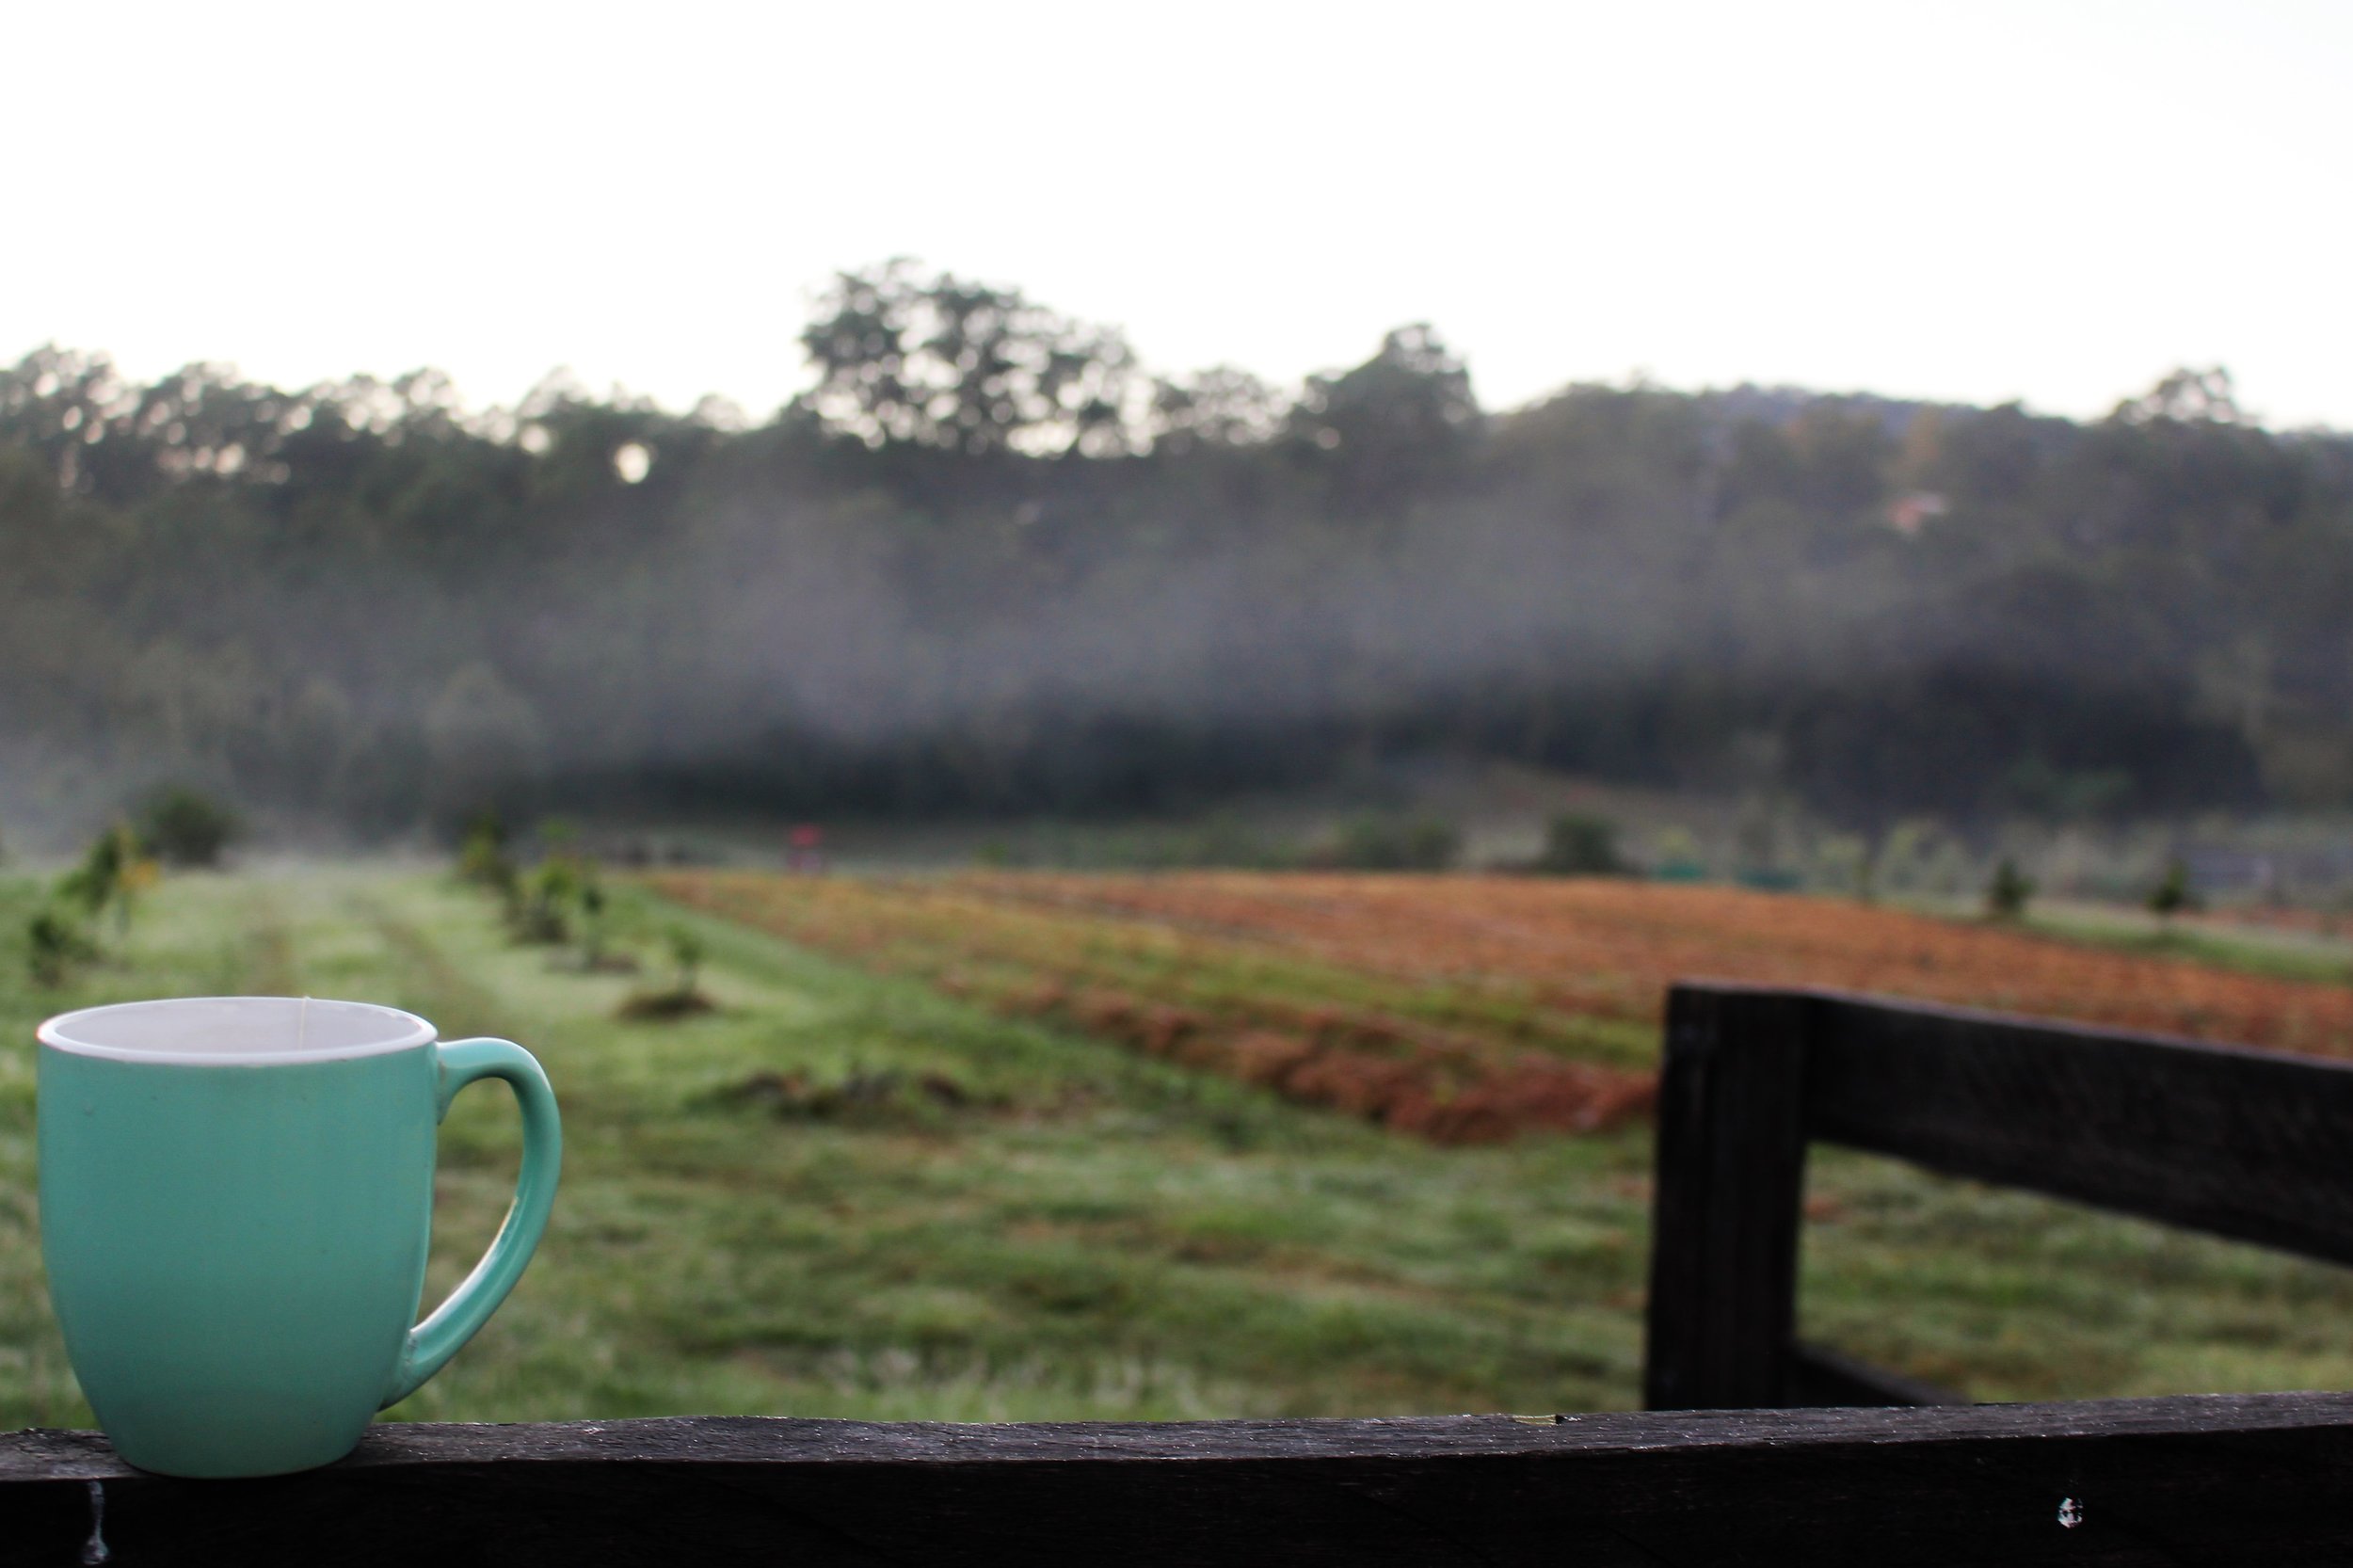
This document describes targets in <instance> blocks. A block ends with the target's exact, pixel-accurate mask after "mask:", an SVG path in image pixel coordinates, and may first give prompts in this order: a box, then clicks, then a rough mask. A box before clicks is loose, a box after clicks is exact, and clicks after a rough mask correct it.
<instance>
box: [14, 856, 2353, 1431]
mask: <svg viewBox="0 0 2353 1568" xmlns="http://www.w3.org/2000/svg"><path fill="white" fill-rule="evenodd" d="M35 897H36V890H35V889H34V888H31V887H30V886H29V885H27V884H24V883H23V882H17V883H8V882H0V1428H7V1427H16V1426H22V1425H28V1424H40V1425H53V1426H54V1425H77V1424H86V1423H87V1422H88V1412H87V1410H85V1409H84V1408H83V1407H82V1405H81V1402H80V1400H79V1398H78V1395H77V1394H76V1393H75V1391H74V1388H73V1385H72V1379H71V1375H70V1372H69V1370H68V1368H67V1367H66V1365H65V1361H64V1357H63V1354H62V1351H61V1348H60V1346H59V1344H58V1341H57V1338H56V1329H55V1326H54V1324H53V1323H52V1322H51V1320H50V1318H49V1313H48V1308H47V1303H46V1299H45V1295H44V1293H43V1288H42V1285H41V1279H40V1261H39V1246H38V1232H37V1216H36V1209H35V1204H34V1199H33V1190H32V1189H33V1175H34V1145H33V1128H34V1122H33V1115H34V1104H33V1055H34V1050H33V1045H32V1029H33V1025H34V1024H35V1023H36V1022H37V1021H38V1020H39V1019H40V1017H41V1016H44V1015H46V1014H48V1013H51V1012H55V1011H58V1010H61V1009H63V1008H66V1007H71V1006H78V1005H84V1004H87V1003H89V1002H94V1001H102V1000H118V999H123V998H130V997H140V996H156V995H174V994H219V993H234V992H241V991H252V990H271V991H296V992H301V991H307V992H309V993H311V994H313V995H320V996H343V997H355V998H362V999H366V1000H380V1001H385V1002H390V1003H392V1004H394V1005H397V1006H403V1007H408V1008H412V1009H414V1010H416V1011H419V1012H421V1013H423V1014H424V1015H425V1016H428V1017H430V1018H432V1019H433V1020H434V1021H435V1022H436V1023H438V1024H439V1025H440V1026H441V1028H442V1030H443V1032H444V1033H445V1034H448V1035H451V1036H457V1035H462V1034H469V1033H500V1034H505V1035H508V1036H509V1037H512V1038H514V1039H517V1040H520V1041H521V1042H523V1043H524V1044H525V1045H527V1046H529V1047H530V1048H532V1049H533V1050H534V1051H536V1053H538V1054H539V1056H540V1057H541V1059H542V1060H543V1061H544V1062H545V1063H546V1064H547V1066H548V1069H549V1072H550V1074H551V1076H552V1078H553V1080H554V1082H555V1085H556V1089H557V1093H558V1095H559V1096H560V1098H561V1100H562V1102H563V1106H564V1114H565V1121H566V1131H567V1139H568V1147H567V1163H566V1171H565V1180H564V1187H563V1192H562V1194H561V1196H560V1197H559V1199H558V1202H557V1208H556V1215H555V1220H554V1223H553V1224H552V1228H551V1230H550V1232H549V1236H548V1240H547V1241H546V1243H545V1245H544V1246H543V1247H542V1249H541V1251H540V1255H539V1257H538V1259H537V1261H536V1263H535V1264H534V1265H533V1267H532V1270H531V1272H529V1273H528V1274H527V1275H526V1276H525V1278H524V1281H523V1283H522V1285H521V1287H520V1288H519V1289H518V1291H517V1292H516V1295H515V1296H514V1298H513V1299H512V1300H511V1301H510V1302H509V1303H508V1304H507V1306H506V1307H505V1309H504V1311H502V1312H501V1313H500V1315H499V1316H498V1317H497V1318H496V1319H494V1320H492V1322H491V1324H490V1326H489V1327H488V1329H487V1330H485V1332H484V1333H483V1335H482V1336H481V1337H480V1338H479V1339H478V1340H477V1341H476V1342H475V1343H474V1344H473V1345H472V1347H470V1348H469V1349H468V1350H467V1351H466V1352H463V1353H462V1354H461V1355H460V1356H459V1357H458V1358H457V1360H456V1362H454V1363H453V1364H452V1366H451V1368H449V1369H448V1371H446V1372H445V1373H444V1374H443V1375H442V1376H441V1377H440V1378H438V1379H437V1380H436V1381H435V1382H434V1383H432V1384H429V1385H428V1386H427V1387H426V1388H425V1389H424V1390H423V1391H422V1392H421V1393H420V1394H419V1395H418V1396H417V1397H415V1398H414V1399H412V1400H409V1401H408V1403H407V1404H406V1405H404V1406H403V1407H402V1408H401V1410H400V1412H399V1414H401V1415H403V1416H410V1417H417V1418H430V1419H476V1420H525V1419H557V1418H582V1417H590V1416H630V1415H654V1414H677V1413H684V1412H707V1413H735V1412H747V1413H769V1414H794V1415H818V1416H869V1417H886V1418H917V1417H930V1418H943V1419H1005V1418H1026V1417H1048V1416H1061V1417H1079V1416H1097V1417H1119V1416H1130V1417H1175V1416H1239V1415H1254V1414H1335V1415H1337V1414H1405V1413H1433V1412H1449V1411H1464V1410H1497V1409H1507V1410H1522V1411H1548V1410H1555V1409H1569V1410H1574V1409H1593V1408H1606V1407H1610V1406H1623V1405H1625V1404H1628V1403H1630V1402H1632V1400H1634V1398H1635V1391H1636V1376H1637V1363H1638V1358H1639V1354H1640V1334H1639V1316H1640V1304H1641V1282H1642V1275H1643V1272H1644V1265H1645V1256H1646V1235H1645V1211H1646V1203H1647V1175H1648V1160H1649V1149H1648V1135H1647V1132H1646V1130H1645V1129H1643V1128H1627V1129H1625V1130H1621V1131H1617V1132H1611V1133H1606V1134H1602V1135H1598V1136H1593V1137H1584V1138H1529V1139H1524V1140H1521V1141H1519V1142H1517V1143H1514V1144H1509V1145H1505V1146H1501V1147H1482V1148H1455V1149H1449V1148H1439V1147H1434V1146H1432V1145H1430V1144H1424V1143H1421V1142H1418V1141H1415V1140H1409V1139H1402V1138H1399V1137H1396V1136H1394V1135H1391V1134H1387V1133H1385V1132H1383V1131H1382V1130H1380V1129H1379V1128H1374V1127H1371V1126H1369V1125H1366V1124H1364V1123H1361V1122H1359V1121H1356V1120H1353V1119H1351V1118H1349V1117H1345V1116H1341V1115H1337V1114H1333V1113H1329V1112H1316V1111H1311V1110H1305V1109H1301V1108H1299V1107H1295V1106H1291V1105H1287V1104H1285V1103H1283V1102H1281V1101H1280V1100H1278V1099H1277V1098H1275V1097H1274V1096H1273V1095H1271V1094H1269V1093H1267V1092H1265V1091H1262V1090H1258V1089H1254V1088H1250V1087H1248V1086H1246V1085H1241V1084H1237V1083H1233V1082H1229V1081H1226V1080H1222V1079H1219V1078H1216V1077H1213V1076H1209V1075H1204V1074H1199V1073H1193V1072H1190V1071H1187V1070H1185V1069H1183V1068H1181V1067H1178V1066H1176V1065H1173V1064H1168V1063H1163V1062H1159V1061H1155V1060H1151V1059H1147V1058H1144V1057H1139V1056H1137V1055H1134V1054H1132V1053H1129V1052H1126V1051H1122V1050H1120V1049H1117V1048H1111V1047H1106V1046H1104V1045H1102V1044H1099V1043H1097V1042H1094V1041H1091V1040H1088V1039H1085V1038H1082V1037H1080V1036H1079V1035H1076V1034H1074V1033H1070V1032H1062V1031H1058V1030H1055V1029H1051V1028H1048V1027H1045V1026H1042V1025H1039V1024H1035V1023H1031V1022H1024V1021H1019V1020H1008V1019H1005V1018H1001V1017H999V1016H993V1015H991V1014H989V1013H987V1012H986V1011H984V1010H983V1009H981V1008H980V1007H977V1006H974V1005H971V1004H968V1003H967V1002H964V1001H959V1000H954V999H952V998H948V997H944V996H941V995H938V994H936V993H935V992H934V991H932V990H930V989H929V988H927V987H925V986H923V985H921V984H916V983H913V982H911V981H908V980H904V979H896V978H890V977H878V976H874V975H870V974H866V973H862V972H860V971H858V970H857V969H856V968H850V967H848V966H845V965H842V964H840V963H837V962H834V961H832V960H828V959H824V958H821V957H818V956H816V955H813V954H811V953H809V952H805V951H802V950H800V949H797V948H794V947H792V946H791V945H788V944H787V943H785V942H783V941H780V940H778V939H776V938H775V937H773V936H767V935H763V934H761V933H760V932H756V931H753V930H750V929H747V928H745V927H742V926H738V925H733V924H730V923H728V922H725V921H721V920H715V919H711V918H708V917H703V916H699V915H695V914H692V913H688V912H686V911H683V910H680V909H678V908H676V907H673V906H669V905H665V904H660V903H659V902H658V901H656V900H654V899H652V898H651V897H650V896H649V895H648V894H645V893H643V892H642V891H636V890H629V891H624V892H623V893H621V894H620V895H619V909H618V913H617V918H616V924H617V925H618V926H619V927H620V928H621V930H622V932H623V945H624V946H627V945H629V944H630V941H631V940H632V938H631V936H630V933H632V932H634V933H635V934H636V935H635V936H634V938H633V939H634V941H635V944H636V946H637V947H638V948H639V949H640V950H641V951H645V952H652V951H653V950H654V946H655V944H654V943H653V942H652V941H651V940H650V934H651V933H652V932H654V931H656V930H658V929H659V928H660V927H661V926H663V925H665V924H668V923H671V922H685V923H690V924H692V925H694V926H695V927H696V930H697V931H698V932H699V933H700V934H701V935H702V936H703V938H704V940H705V941H706V943H707V944H708V947H709V950H710V958H709V960H708V963H707V966H706V979H705V984H706V987H707V988H708V989H709V990H710V991H711V992H712V994H713V995H714V996H715V998H716V999H717V1000H718V1001H719V1002H720V1004H721V1006H720V1010H719V1011H718V1012H716V1013H714V1014H712V1015H709V1016H702V1017H698V1018H695V1019H692V1020H689V1021H686V1022H682V1023H673V1024H632V1023H623V1022H620V1021H618V1020H616V1018H615V1017H614V1016H613V1015H614V1010H615V1008H616V1004H617V1003H618V1002H619V1000H621V998H622V996H623V995H624V994H625V993H626V992H627V991H628V989H629V988H630V986H631V984H632V981H631V980H629V979H628V978H626V977H622V976H613V975H597V976H590V975H585V974H583V973H580V972H577V970H567V969H563V968H556V967H553V966H552V954H551V952H550V950H548V949H544V948H520V947H515V946H512V945H510V944H509V943H508V942H507V941H506V939H505V937H504V934H503V932H502V931H501V930H500V928H499V926H498V923H497V921H496V920H495V918H494V915H493V911H492V910H491V908H490V907H489V906H488V904H487V903H486V902H484V901H483V900H481V899H480V898H478V897H477V896H475V895H473V894H471V893H469V892H466V891H463V890H460V889H457V888H454V887H452V886H450V885H448V884H447V883H446V882H444V881H442V880H441V879H440V878H438V877H433V876H425V875H417V874H405V873H403V874H396V873H391V872H373V871H367V870H362V869H328V870H321V871H318V872H309V873H305V874H301V875H291V874H290V875H285V876H280V877H272V878H259V877H252V878H232V877H205V876H199V877H184V878H178V879H174V880H172V881H170V882H168V883H167V884H166V885H165V886H164V888H162V889H160V890H159V891H158V892H157V893H156V894H155V895H154V897H153V898H152V900H150V901H149V904H148V905H147V907H146V908H145V909H144V911H143V912H142V915H141V918H140V920H139V921H138V924H137V925H136V928H135V931H134V934H133V936H132V939H131V942H130V945H129V948H128V950H127V952H124V953H122V954H121V955H120V957H119V958H118V960H117V961H115V962H113V963H110V964H108V965H106V966H102V967H98V968H91V969H89V970H88V971H87V972H86V973H85V974H84V975H83V976H82V977H81V978H80V979H79V980H77V982H76V983H75V984H73V985H72V987H70V988H69V989H67V990H65V991H62V992H40V991H36V990H34V989H32V988H31V987H30V986H29V984H27V983H26V981H25V979H24V963H23V954H22V952H21V949H20V948H19V947H18V946H17V945H16V944H17V941H18V937H19V934H20V933H21V931H22V929H23V925H24V917H25V915H26V914H27V913H28V912H29V910H30V908H31V906H32V903H33V900H34V898H35ZM747 1083H749V1084H753V1085H755V1086H757V1085H759V1084H761V1083H765V1084H768V1085H771V1086H773V1085H776V1084H780V1083H792V1084H797V1085H802V1086H808V1087H810V1088H813V1089H816V1090H824V1091H831V1090H840V1089H845V1088H855V1089H856V1092H855V1093H845V1094H834V1093H827V1094H815V1095H798V1096H795V1095H785V1096H777V1095H769V1096H765V1097H763V1096H759V1095H756V1094H755V1095H743V1094H737V1093H733V1092H732V1091H735V1090H737V1089H739V1088H741V1087H742V1086H744V1085H746V1084H747ZM943 1085H944V1086H945V1087H944V1088H943V1087H941V1086H943ZM796 1107H797V1108H799V1109H798V1110H797V1111H796V1110H795V1108H796ZM783 1112H791V1113H783ZM515 1144H516V1133H515V1128H514V1121H513V1111H512V1108H511V1105H510V1104H509V1103H508V1102H507V1101H506V1098H505V1096H504V1095H503V1094H501V1093H499V1092H498V1091H497V1090H496V1089H495V1088H493V1089H488V1090H484V1089H477V1090H474V1091H471V1092H470V1093H469V1094H468V1095H467V1096H465V1097H464V1098H462V1099H461V1100H460V1102H459V1104H458V1107H457V1109H456V1112H454V1113H453V1114H452V1115H451V1117H450V1120H449V1123H448V1125H447V1127H446V1128H445V1129H444V1132H443V1135H442V1144H441V1148H442V1161H441V1176H440V1208H439V1210H438V1213H437V1228H436V1236H435V1246H434V1258H433V1265H432V1279H431V1282H430V1285H429V1288H428V1291H429V1293H431V1294H436V1295H438V1293H439V1292H440V1291H443V1290H445V1289H447V1288H449V1286H450V1285H451V1284H453V1283H454V1282H455V1280H456V1277H457V1276H458V1274H459V1273H461V1272H463V1270H464V1269H465V1268H466V1267H468V1266H470V1265H471V1263H472V1259H473V1258H474V1256H476V1255H477V1254H478V1253H479V1251H480V1250H481V1248H482V1246H483V1245H484V1243H485V1242H486V1241H487V1240H488V1236H489V1234H490V1232H491V1230H492V1229H493V1228H494V1227H495V1225H496V1224H497V1221H498V1218H499V1215H500V1213H501V1212H502V1210H503V1208H504V1204H505V1201H506V1196H507V1191H508V1184H509V1182H510V1180H511V1176H512V1171H513V1164H514V1159H515ZM1813 1202H1814V1208H1815V1213H1816V1219H1815V1223H1814V1224H1812V1225H1811V1226H1810V1228H1809V1238H1808V1254H1807V1269H1808V1277H1807V1284H1806V1310H1807V1315H1808V1328H1809V1331H1811V1332H1814V1333H1817V1334H1819V1335H1821V1336H1824V1337H1829V1338H1832V1339H1833V1340H1835V1341H1837V1342H1840V1343H1843V1344H1845V1345H1847V1346H1849V1348H1851V1349H1854V1350H1856V1351H1858V1352H1863V1353H1865V1354H1869V1355H1872V1356H1874V1357H1875V1358H1877V1359H1880V1360H1882V1361H1884V1362H1886V1363H1888V1364H1890V1365H1894V1366H1899V1367H1903V1368H1907V1369H1910V1370H1913V1371H1915V1372H1919V1373H1922V1374H1924V1375H1929V1376H1933V1377H1941V1378H1945V1379H1946V1380H1948V1381H1954V1382H1960V1383H1962V1384H1965V1385H1967V1386H1968V1387H1969V1388H1970V1389H1971V1391H1972V1392H1973V1393H1976V1394H1977V1395H1978V1396H1979V1397H1981V1398H2016V1397H2024V1396H2026V1395H2041V1394H2099V1393H2137V1392H2157V1391H2170V1390H2175V1389H2191V1388H2208V1387H2213V1388H2222V1387H2244V1388H2259V1387H2293V1386H2343V1385H2346V1381H2347V1379H2348V1378H2353V1344H2348V1343H2347V1340H2348V1336H2346V1335H2345V1333H2344V1331H2343V1329H2342V1326H2341V1325H2342V1324H2343V1323H2344V1322H2345V1321H2346V1320H2347V1319H2348V1312H2347V1308H2348V1307H2353V1288H2347V1284H2346V1281H2345V1278H2344V1277H2343V1276H2340V1275H2339V1274H2337V1273H2336V1272H2331V1271H2327V1270H2323V1269H2319V1268H2316V1267H2311V1266H2306V1265H2302V1264H2297V1263H2293V1262H2289V1261H2286V1260H2281V1259H2274V1258H2269V1257H2264V1256H2257V1255H2254V1254H2251V1253H2248V1252H2244V1251H2241V1250H2239V1249H2234V1248H2230V1247H2225V1246H2221V1245H2218V1244H2211V1243H2207V1242H2204V1241H2201V1240H2195V1239H2191V1238H2186V1237H2179V1236H2172V1235H2169V1234H2166V1233H2163V1232H2161V1231H2158V1230H2156V1229H2155V1228H2154V1227H2148V1226H2140V1225H2136V1224H2124V1223H2120V1222H2114V1221H2109V1220H2105V1219H2099V1218H2094V1217H2090V1216H2084V1215H2079V1214H2076V1213H2073V1212H2072V1211H2070V1210H2067V1209H2064V1208H2060V1207H2058V1206H2055V1205H2047V1204H2041V1203H2037V1202H2035V1201H2033V1200H2028V1199H2024V1198H2019V1197H2015V1196H2011V1195H2007V1194H1999V1193H1988V1192H1978V1191H1976V1190H1973V1189H1970V1188H1967V1187H1964V1186H1960V1185H1956V1184H1951V1183H1945V1182H1939V1181H1935V1180H1932V1179H1930V1178H1927V1177H1923V1176H1916V1175H1913V1174H1910V1173H1905V1172H1899V1171H1894V1170H1891V1169H1888V1168H1885V1167H1882V1166H1878V1165H1875V1164H1872V1163H1869V1162H1865V1161H1862V1160H1830V1161H1826V1162H1824V1164H1823V1165H1822V1166H1821V1168H1820V1170H1819V1171H1818V1173H1817V1182H1816V1184H1815V1197H1814V1200H1813Z"/></svg>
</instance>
